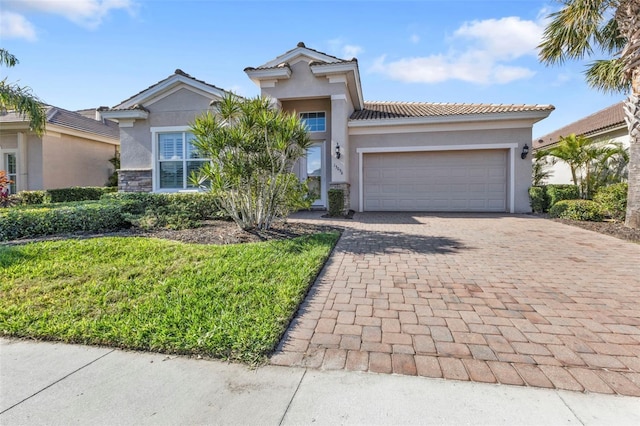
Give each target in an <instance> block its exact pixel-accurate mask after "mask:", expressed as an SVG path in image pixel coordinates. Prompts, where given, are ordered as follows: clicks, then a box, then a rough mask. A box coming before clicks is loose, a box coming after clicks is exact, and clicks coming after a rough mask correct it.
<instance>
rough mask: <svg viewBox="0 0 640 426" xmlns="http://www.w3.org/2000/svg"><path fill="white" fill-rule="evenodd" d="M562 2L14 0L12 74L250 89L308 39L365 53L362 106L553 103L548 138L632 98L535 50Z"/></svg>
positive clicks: (73, 86)
mask: <svg viewBox="0 0 640 426" xmlns="http://www.w3.org/2000/svg"><path fill="white" fill-rule="evenodd" d="M557 6H558V3H557V2H555V1H553V0H551V1H539V0H466V1H462V0H442V1H436V0H415V1H375V0H368V1H356V0H351V1H349V0H345V1H340V2H332V1H304V0H298V1H242V0H239V1H216V0H200V1H174V0H17V1H16V0H3V1H2V6H0V47H2V48H4V49H7V50H9V51H10V52H11V53H12V54H14V55H15V56H17V57H18V59H19V60H20V64H18V65H17V66H16V67H15V68H11V69H7V68H2V69H0V71H1V73H2V77H3V78H4V77H8V80H9V81H11V82H18V83H19V84H21V85H24V86H29V87H31V88H32V90H33V91H34V93H35V94H37V95H38V96H39V97H40V98H41V99H43V100H44V101H45V102H47V103H50V104H52V105H56V106H59V107H62V108H66V109H70V110H76V109H82V108H92V107H97V106H100V105H106V106H113V105H116V104H117V103H119V102H120V101H122V100H124V99H126V98H128V97H130V96H132V95H134V94H136V93H138V92H139V91H141V90H143V89H145V88H147V87H148V86H150V85H152V84H154V83H156V82H158V81H159V80H162V79H164V78H166V77H167V76H169V75H171V74H172V73H173V72H174V70H175V69H176V68H180V69H182V70H183V71H185V72H187V73H189V74H191V75H192V76H194V77H196V78H198V79H201V80H205V81H207V82H208V83H211V84H214V85H216V86H218V87H221V88H224V89H228V90H233V91H236V92H237V93H239V94H242V95H245V96H254V95H257V94H258V93H259V91H258V88H257V87H256V86H255V85H254V84H253V83H252V82H251V80H249V78H248V77H247V76H246V74H245V73H244V72H243V69H244V68H245V67H248V66H259V65H261V64H263V63H265V62H267V61H269V60H271V59H273V58H275V57H276V56H277V55H279V54H281V53H284V52H285V51H287V50H290V49H292V48H294V47H295V46H296V44H297V43H298V42H299V41H303V42H304V43H305V44H306V45H307V47H311V48H313V49H316V50H319V51H322V52H326V53H329V54H332V55H335V56H338V57H341V58H345V59H350V58H352V57H354V56H355V57H357V58H358V63H359V66H360V76H361V80H362V87H363V93H364V98H365V100H368V101H412V102H472V103H506V104H522V103H526V104H552V105H554V106H555V107H556V110H555V111H554V112H553V113H551V116H550V117H549V118H547V119H545V120H543V121H541V122H539V123H537V124H536V125H535V126H534V128H533V136H534V137H538V136H542V135H544V134H546V133H549V132H551V131H553V130H555V129H557V128H559V127H562V126H564V125H566V124H569V123H570V122H572V121H575V120H577V119H579V118H582V117H584V116H586V115H588V114H591V113H594V112H596V111H598V110H600V109H602V108H605V107H607V106H609V105H612V104H614V103H616V102H618V101H620V100H622V99H623V98H624V95H623V94H613V95H611V94H603V93H600V92H597V91H595V90H593V89H590V88H589V87H587V85H586V84H585V83H584V76H583V74H582V73H583V70H584V68H585V65H586V63H588V62H589V61H590V60H585V61H583V62H572V63H567V64H564V65H562V66H554V67H547V66H544V65H542V64H540V63H539V62H538V60H537V56H536V53H537V52H536V46H537V45H538V43H539V42H540V37H541V34H542V31H543V29H544V25H545V22H546V21H545V19H546V16H547V15H548V14H549V13H550V12H552V11H553V10H555V8H557Z"/></svg>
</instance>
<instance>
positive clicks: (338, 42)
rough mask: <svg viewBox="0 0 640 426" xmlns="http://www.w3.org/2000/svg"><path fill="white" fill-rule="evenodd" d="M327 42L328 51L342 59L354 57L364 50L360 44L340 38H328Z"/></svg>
mask: <svg viewBox="0 0 640 426" xmlns="http://www.w3.org/2000/svg"><path fill="white" fill-rule="evenodd" d="M328 44H329V49H328V53H330V54H332V55H336V56H339V57H341V58H344V59H351V58H355V57H356V56H358V55H359V54H361V53H362V52H364V49H363V48H362V47H361V46H358V45H355V44H349V43H347V42H346V41H344V39H342V38H334V39H332V40H329V41H328Z"/></svg>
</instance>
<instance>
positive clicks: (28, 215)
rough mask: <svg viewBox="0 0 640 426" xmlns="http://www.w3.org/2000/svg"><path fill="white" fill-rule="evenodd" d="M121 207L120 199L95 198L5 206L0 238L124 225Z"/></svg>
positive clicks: (96, 229)
mask: <svg viewBox="0 0 640 426" xmlns="http://www.w3.org/2000/svg"><path fill="white" fill-rule="evenodd" d="M121 208H122V204H121V203H103V202H102V203H101V202H95V203H77V204H73V203H71V204H67V205H63V206H46V205H45V206H43V207H38V208H16V209H9V210H6V211H3V212H2V213H0V240H13V239H16V238H33V237H40V236H45V235H53V234H61V233H67V232H78V231H84V232H105V231H115V230H118V229H122V228H127V227H128V226H130V224H129V222H127V221H126V219H125V218H124V216H123V214H122V209H121Z"/></svg>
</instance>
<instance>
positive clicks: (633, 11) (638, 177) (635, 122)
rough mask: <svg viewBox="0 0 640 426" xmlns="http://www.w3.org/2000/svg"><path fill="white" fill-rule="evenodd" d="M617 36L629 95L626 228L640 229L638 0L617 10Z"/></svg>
mask: <svg viewBox="0 0 640 426" xmlns="http://www.w3.org/2000/svg"><path fill="white" fill-rule="evenodd" d="M616 22H617V23H618V28H619V30H620V33H621V34H622V35H623V36H624V37H625V38H626V39H627V44H626V45H625V47H624V49H623V51H622V52H621V54H620V57H621V59H622V60H623V61H624V68H625V74H626V75H627V78H629V80H630V81H631V94H630V95H629V97H628V98H627V100H626V101H625V105H624V111H625V115H626V121H627V126H628V127H629V139H630V141H629V142H630V146H629V179H628V180H629V193H628V198H627V216H626V220H625V225H626V226H628V227H631V228H640V0H626V1H624V2H622V4H621V5H620V6H619V7H618V9H617V11H616Z"/></svg>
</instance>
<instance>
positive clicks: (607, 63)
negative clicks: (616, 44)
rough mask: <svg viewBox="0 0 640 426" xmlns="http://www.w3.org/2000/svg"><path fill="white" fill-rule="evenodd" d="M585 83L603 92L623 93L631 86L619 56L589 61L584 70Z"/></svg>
mask: <svg viewBox="0 0 640 426" xmlns="http://www.w3.org/2000/svg"><path fill="white" fill-rule="evenodd" d="M585 76H586V80H587V84H588V85H589V86H591V87H593V88H595V89H598V90H601V91H603V92H621V93H624V92H626V91H628V90H629V88H630V87H631V81H630V80H629V79H628V78H627V77H626V75H625V65H624V63H623V61H622V60H621V59H619V58H616V59H609V60H597V61H594V62H591V63H590V64H589V65H588V68H587V70H586V71H585Z"/></svg>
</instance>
